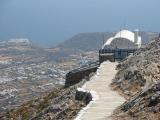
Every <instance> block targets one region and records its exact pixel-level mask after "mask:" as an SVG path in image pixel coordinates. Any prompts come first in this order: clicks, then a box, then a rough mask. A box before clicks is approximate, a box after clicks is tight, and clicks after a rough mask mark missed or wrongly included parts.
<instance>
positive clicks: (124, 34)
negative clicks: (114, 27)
mask: <svg viewBox="0 0 160 120" xmlns="http://www.w3.org/2000/svg"><path fill="white" fill-rule="evenodd" d="M117 38H124V39H127V40H129V41H131V42H133V43H135V33H134V32H131V31H129V30H121V31H120V32H118V33H117V34H116V35H115V36H114V37H111V38H109V39H108V40H107V42H106V43H105V44H104V46H103V48H104V47H105V46H106V45H110V44H111V42H112V41H113V40H115V39H117ZM138 39H139V40H138V44H139V43H140V41H141V37H139V38H138Z"/></svg>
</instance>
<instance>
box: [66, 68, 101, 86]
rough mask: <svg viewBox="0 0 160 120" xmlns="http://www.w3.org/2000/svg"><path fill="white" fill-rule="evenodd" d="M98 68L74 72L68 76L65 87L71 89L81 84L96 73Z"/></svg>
mask: <svg viewBox="0 0 160 120" xmlns="http://www.w3.org/2000/svg"><path fill="white" fill-rule="evenodd" d="M97 68H98V67H92V68H88V69H84V70H81V71H77V72H73V73H72V72H69V73H68V74H67V75H66V81H65V87H69V86H72V85H74V84H76V83H79V82H80V81H81V80H82V79H84V78H85V77H89V75H90V74H91V73H93V72H96V71H97Z"/></svg>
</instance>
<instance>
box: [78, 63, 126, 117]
mask: <svg viewBox="0 0 160 120" xmlns="http://www.w3.org/2000/svg"><path fill="white" fill-rule="evenodd" d="M115 68H116V63H111V62H104V63H102V64H101V66H100V68H99V69H98V71H97V74H96V75H95V76H94V77H92V78H91V80H90V81H88V82H87V83H86V84H85V85H84V86H83V87H82V89H83V90H85V91H90V92H91V93H92V96H93V101H91V102H90V104H89V105H87V107H85V108H84V109H82V110H81V111H80V112H79V114H78V116H77V118H76V119H75V120H110V118H109V116H110V115H112V113H113V111H114V109H115V108H116V107H118V106H120V105H121V104H122V103H123V102H124V101H125V99H124V98H123V97H122V96H120V95H119V94H118V93H117V92H115V91H112V90H111V89H110V87H109V85H110V83H111V82H112V79H113V78H114V76H115V74H116V72H117V71H116V70H115Z"/></svg>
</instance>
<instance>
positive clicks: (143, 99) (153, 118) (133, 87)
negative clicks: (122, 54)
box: [111, 38, 160, 120]
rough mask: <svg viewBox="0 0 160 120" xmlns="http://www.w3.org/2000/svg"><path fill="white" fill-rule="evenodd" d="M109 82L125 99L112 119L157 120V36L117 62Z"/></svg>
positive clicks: (159, 53)
mask: <svg viewBox="0 0 160 120" xmlns="http://www.w3.org/2000/svg"><path fill="white" fill-rule="evenodd" d="M117 69H118V70H119V72H118V73H117V75H116V77H115V79H114V80H113V83H112V84H111V86H112V88H113V89H114V90H118V91H119V92H120V93H121V94H122V95H123V96H124V97H126V98H127V99H128V101H127V102H126V103H124V104H123V105H122V106H121V107H120V108H119V109H118V110H117V111H115V117H114V119H116V120H117V119H118V120H121V118H123V120H124V119H126V120H159V118H160V109H159V108H160V38H155V40H154V41H152V42H151V43H150V44H149V45H147V46H146V47H145V48H141V49H139V50H138V51H137V52H136V53H135V54H134V55H133V56H129V57H128V58H127V59H126V60H124V61H123V62H121V63H120V64H119V65H118V66H117Z"/></svg>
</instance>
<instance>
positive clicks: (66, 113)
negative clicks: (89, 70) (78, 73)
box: [0, 77, 91, 120]
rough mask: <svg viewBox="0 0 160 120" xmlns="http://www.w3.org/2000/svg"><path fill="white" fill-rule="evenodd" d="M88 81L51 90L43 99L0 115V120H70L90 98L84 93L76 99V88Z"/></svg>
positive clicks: (32, 101)
mask: <svg viewBox="0 0 160 120" xmlns="http://www.w3.org/2000/svg"><path fill="white" fill-rule="evenodd" d="M88 79H89V77H88V78H86V79H83V80H82V81H81V82H80V83H78V84H76V85H74V86H71V87H68V88H56V89H53V91H52V92H50V93H48V94H47V95H45V96H43V97H40V98H37V99H35V100H31V101H29V102H26V103H24V104H22V105H21V106H19V107H18V108H16V109H12V110H10V111H8V112H7V113H5V114H0V119H1V120H12V119H13V120H29V119H30V120H72V119H74V118H75V116H76V115H77V113H78V112H79V111H80V109H81V108H82V107H84V106H86V105H87V104H88V102H89V101H88V98H90V97H91V95H90V94H89V93H84V95H82V94H81V98H80V99H81V101H79V100H77V99H76V91H77V87H81V86H82V85H83V83H84V82H85V81H86V80H88ZM78 97H80V96H78ZM90 99H91V98H90Z"/></svg>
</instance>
